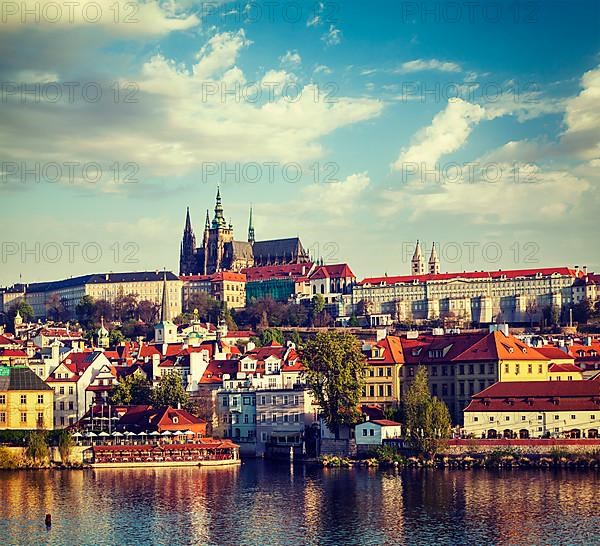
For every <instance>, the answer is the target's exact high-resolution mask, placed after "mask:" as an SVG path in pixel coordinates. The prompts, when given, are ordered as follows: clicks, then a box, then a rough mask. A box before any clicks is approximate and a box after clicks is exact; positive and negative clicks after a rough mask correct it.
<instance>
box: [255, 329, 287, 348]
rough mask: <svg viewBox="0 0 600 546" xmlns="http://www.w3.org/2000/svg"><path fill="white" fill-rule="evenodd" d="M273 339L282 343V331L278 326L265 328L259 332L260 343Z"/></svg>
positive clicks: (266, 343)
mask: <svg viewBox="0 0 600 546" xmlns="http://www.w3.org/2000/svg"><path fill="white" fill-rule="evenodd" d="M273 341H275V342H276V343H279V344H280V345H283V333H282V331H281V330H279V329H278V328H266V329H265V330H263V331H262V332H261V333H260V344H261V345H268V344H269V343H271V342H273Z"/></svg>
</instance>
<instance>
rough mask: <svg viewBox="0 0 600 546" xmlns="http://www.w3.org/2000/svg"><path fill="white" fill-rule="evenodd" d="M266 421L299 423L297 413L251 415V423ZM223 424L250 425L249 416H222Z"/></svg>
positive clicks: (233, 414)
mask: <svg viewBox="0 0 600 546" xmlns="http://www.w3.org/2000/svg"><path fill="white" fill-rule="evenodd" d="M267 421H269V422H271V423H299V422H300V414H299V413H283V414H278V413H273V414H271V415H270V416H269V415H268V414H266V413H261V414H260V415H259V416H258V417H257V416H256V415H252V423H253V424H255V423H257V422H259V423H266V422H267ZM223 422H224V423H230V424H232V425H239V424H241V423H242V422H243V423H244V424H245V425H249V424H250V416H249V415H248V414H244V416H243V417H242V416H241V415H237V414H235V413H232V414H230V415H224V416H223Z"/></svg>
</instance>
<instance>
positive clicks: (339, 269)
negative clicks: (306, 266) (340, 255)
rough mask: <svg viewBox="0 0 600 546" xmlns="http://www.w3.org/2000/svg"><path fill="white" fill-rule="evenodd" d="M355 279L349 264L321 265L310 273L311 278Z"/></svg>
mask: <svg viewBox="0 0 600 546" xmlns="http://www.w3.org/2000/svg"><path fill="white" fill-rule="evenodd" d="M330 278H334V279H345V278H351V279H355V278H356V275H354V273H352V270H351V269H350V266H349V265H348V264H335V265H320V266H318V267H317V268H316V269H315V270H314V271H313V272H312V273H311V274H310V275H309V279H330Z"/></svg>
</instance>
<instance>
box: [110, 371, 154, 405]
mask: <svg viewBox="0 0 600 546" xmlns="http://www.w3.org/2000/svg"><path fill="white" fill-rule="evenodd" d="M110 401H111V402H112V403H113V404H115V405H116V406H130V405H137V404H150V403H151V402H152V386H151V384H150V382H149V381H148V380H147V379H146V378H145V377H144V376H143V375H142V374H141V373H138V372H134V373H132V374H130V375H128V376H127V377H126V378H125V379H121V380H120V381H119V383H118V384H117V385H115V387H113V389H112V392H111V395H110Z"/></svg>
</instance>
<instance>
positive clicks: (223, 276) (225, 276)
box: [179, 271, 246, 282]
mask: <svg viewBox="0 0 600 546" xmlns="http://www.w3.org/2000/svg"><path fill="white" fill-rule="evenodd" d="M179 278H180V279H181V280H182V281H184V282H193V281H209V282H214V281H235V282H246V275H245V274H244V273H235V272H233V271H219V272H218V273H213V274H212V275H182V276H181V277H179Z"/></svg>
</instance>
